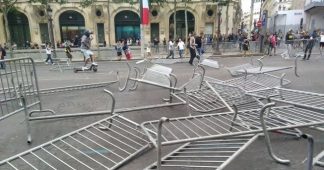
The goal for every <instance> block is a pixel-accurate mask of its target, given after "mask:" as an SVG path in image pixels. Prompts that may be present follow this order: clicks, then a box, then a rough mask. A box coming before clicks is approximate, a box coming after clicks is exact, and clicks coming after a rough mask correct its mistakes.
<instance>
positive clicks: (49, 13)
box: [46, 5, 56, 58]
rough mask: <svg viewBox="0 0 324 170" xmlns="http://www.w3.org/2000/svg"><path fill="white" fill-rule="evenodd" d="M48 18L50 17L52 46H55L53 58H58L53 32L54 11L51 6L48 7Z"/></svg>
mask: <svg viewBox="0 0 324 170" xmlns="http://www.w3.org/2000/svg"><path fill="white" fill-rule="evenodd" d="M46 11H47V17H48V32H49V38H50V41H51V45H52V46H53V58H56V51H55V41H54V31H53V18H52V16H53V10H52V8H51V6H49V5H48V6H47V9H46Z"/></svg>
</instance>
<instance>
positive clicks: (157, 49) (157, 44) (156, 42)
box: [153, 37, 160, 54]
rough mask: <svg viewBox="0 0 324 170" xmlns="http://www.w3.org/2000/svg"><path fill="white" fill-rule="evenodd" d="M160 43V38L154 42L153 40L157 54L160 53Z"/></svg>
mask: <svg viewBox="0 0 324 170" xmlns="http://www.w3.org/2000/svg"><path fill="white" fill-rule="evenodd" d="M159 43H160V41H159V40H158V38H156V37H155V38H154V40H153V45H154V49H155V53H156V54H157V53H159V52H160V50H159Z"/></svg>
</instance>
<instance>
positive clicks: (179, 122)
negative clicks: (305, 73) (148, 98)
mask: <svg viewBox="0 0 324 170" xmlns="http://www.w3.org/2000/svg"><path fill="white" fill-rule="evenodd" d="M234 116H235V115H234V113H231V112H230V113H218V114H209V115H199V116H190V117H180V118H170V119H169V120H168V121H167V122H165V123H163V125H162V145H169V144H175V143H184V142H190V141H197V140H204V139H211V138H223V137H228V136H237V135H243V134H252V133H260V132H262V130H263V129H262V125H261V119H260V110H259V109H256V110H245V111H240V112H239V113H238V117H239V119H236V120H234V121H233V118H234ZM264 122H265V126H266V129H267V130H270V131H271V130H280V129H291V128H297V127H305V126H313V125H320V124H324V114H322V113H319V112H315V111H310V110H308V109H303V108H297V107H291V106H283V107H275V108H271V110H270V112H269V114H268V115H267V116H266V117H265V118H264ZM158 123H159V121H158V120H155V121H147V122H144V123H142V124H141V126H142V127H143V129H144V130H145V131H146V134H147V135H148V136H149V138H150V140H151V141H152V142H156V136H157V135H156V134H157V129H158V128H157V126H158Z"/></svg>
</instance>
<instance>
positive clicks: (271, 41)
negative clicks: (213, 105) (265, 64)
mask: <svg viewBox="0 0 324 170" xmlns="http://www.w3.org/2000/svg"><path fill="white" fill-rule="evenodd" d="M276 46H277V38H276V34H272V35H270V36H269V47H270V48H269V51H268V55H269V56H271V55H272V50H273V55H274V56H275V55H276Z"/></svg>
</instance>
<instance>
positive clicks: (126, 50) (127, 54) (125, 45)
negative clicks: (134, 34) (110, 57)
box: [122, 40, 132, 60]
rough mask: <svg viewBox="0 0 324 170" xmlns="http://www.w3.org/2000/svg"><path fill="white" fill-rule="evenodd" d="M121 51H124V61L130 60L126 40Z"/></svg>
mask: <svg viewBox="0 0 324 170" xmlns="http://www.w3.org/2000/svg"><path fill="white" fill-rule="evenodd" d="M122 49H123V51H124V54H125V56H126V60H130V59H131V57H132V56H131V52H130V49H129V47H128V45H127V40H124V44H123V48H122Z"/></svg>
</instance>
